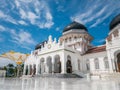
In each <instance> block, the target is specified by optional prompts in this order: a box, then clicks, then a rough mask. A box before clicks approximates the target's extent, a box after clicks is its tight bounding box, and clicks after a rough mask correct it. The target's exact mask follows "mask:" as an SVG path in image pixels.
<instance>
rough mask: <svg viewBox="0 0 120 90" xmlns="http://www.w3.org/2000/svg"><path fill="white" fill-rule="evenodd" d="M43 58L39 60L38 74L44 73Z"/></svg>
mask: <svg viewBox="0 0 120 90" xmlns="http://www.w3.org/2000/svg"><path fill="white" fill-rule="evenodd" d="M44 62H45V60H44V58H41V59H40V74H43V73H44V72H45V65H44Z"/></svg>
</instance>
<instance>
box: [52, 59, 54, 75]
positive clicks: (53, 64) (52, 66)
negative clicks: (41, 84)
mask: <svg viewBox="0 0 120 90" xmlns="http://www.w3.org/2000/svg"><path fill="white" fill-rule="evenodd" d="M52 74H54V58H53V57H52Z"/></svg>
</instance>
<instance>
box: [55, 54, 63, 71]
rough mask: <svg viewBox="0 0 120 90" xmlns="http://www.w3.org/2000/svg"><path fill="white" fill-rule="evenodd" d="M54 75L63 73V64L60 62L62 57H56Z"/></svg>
mask: <svg viewBox="0 0 120 90" xmlns="http://www.w3.org/2000/svg"><path fill="white" fill-rule="evenodd" d="M54 73H61V62H60V56H59V55H56V56H55V62H54Z"/></svg>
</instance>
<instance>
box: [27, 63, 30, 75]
mask: <svg viewBox="0 0 120 90" xmlns="http://www.w3.org/2000/svg"><path fill="white" fill-rule="evenodd" d="M27 75H30V65H28V73H27Z"/></svg>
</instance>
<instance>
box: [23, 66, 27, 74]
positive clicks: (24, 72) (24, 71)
mask: <svg viewBox="0 0 120 90" xmlns="http://www.w3.org/2000/svg"><path fill="white" fill-rule="evenodd" d="M25 74H26V65H24V70H23V75H25Z"/></svg>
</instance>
